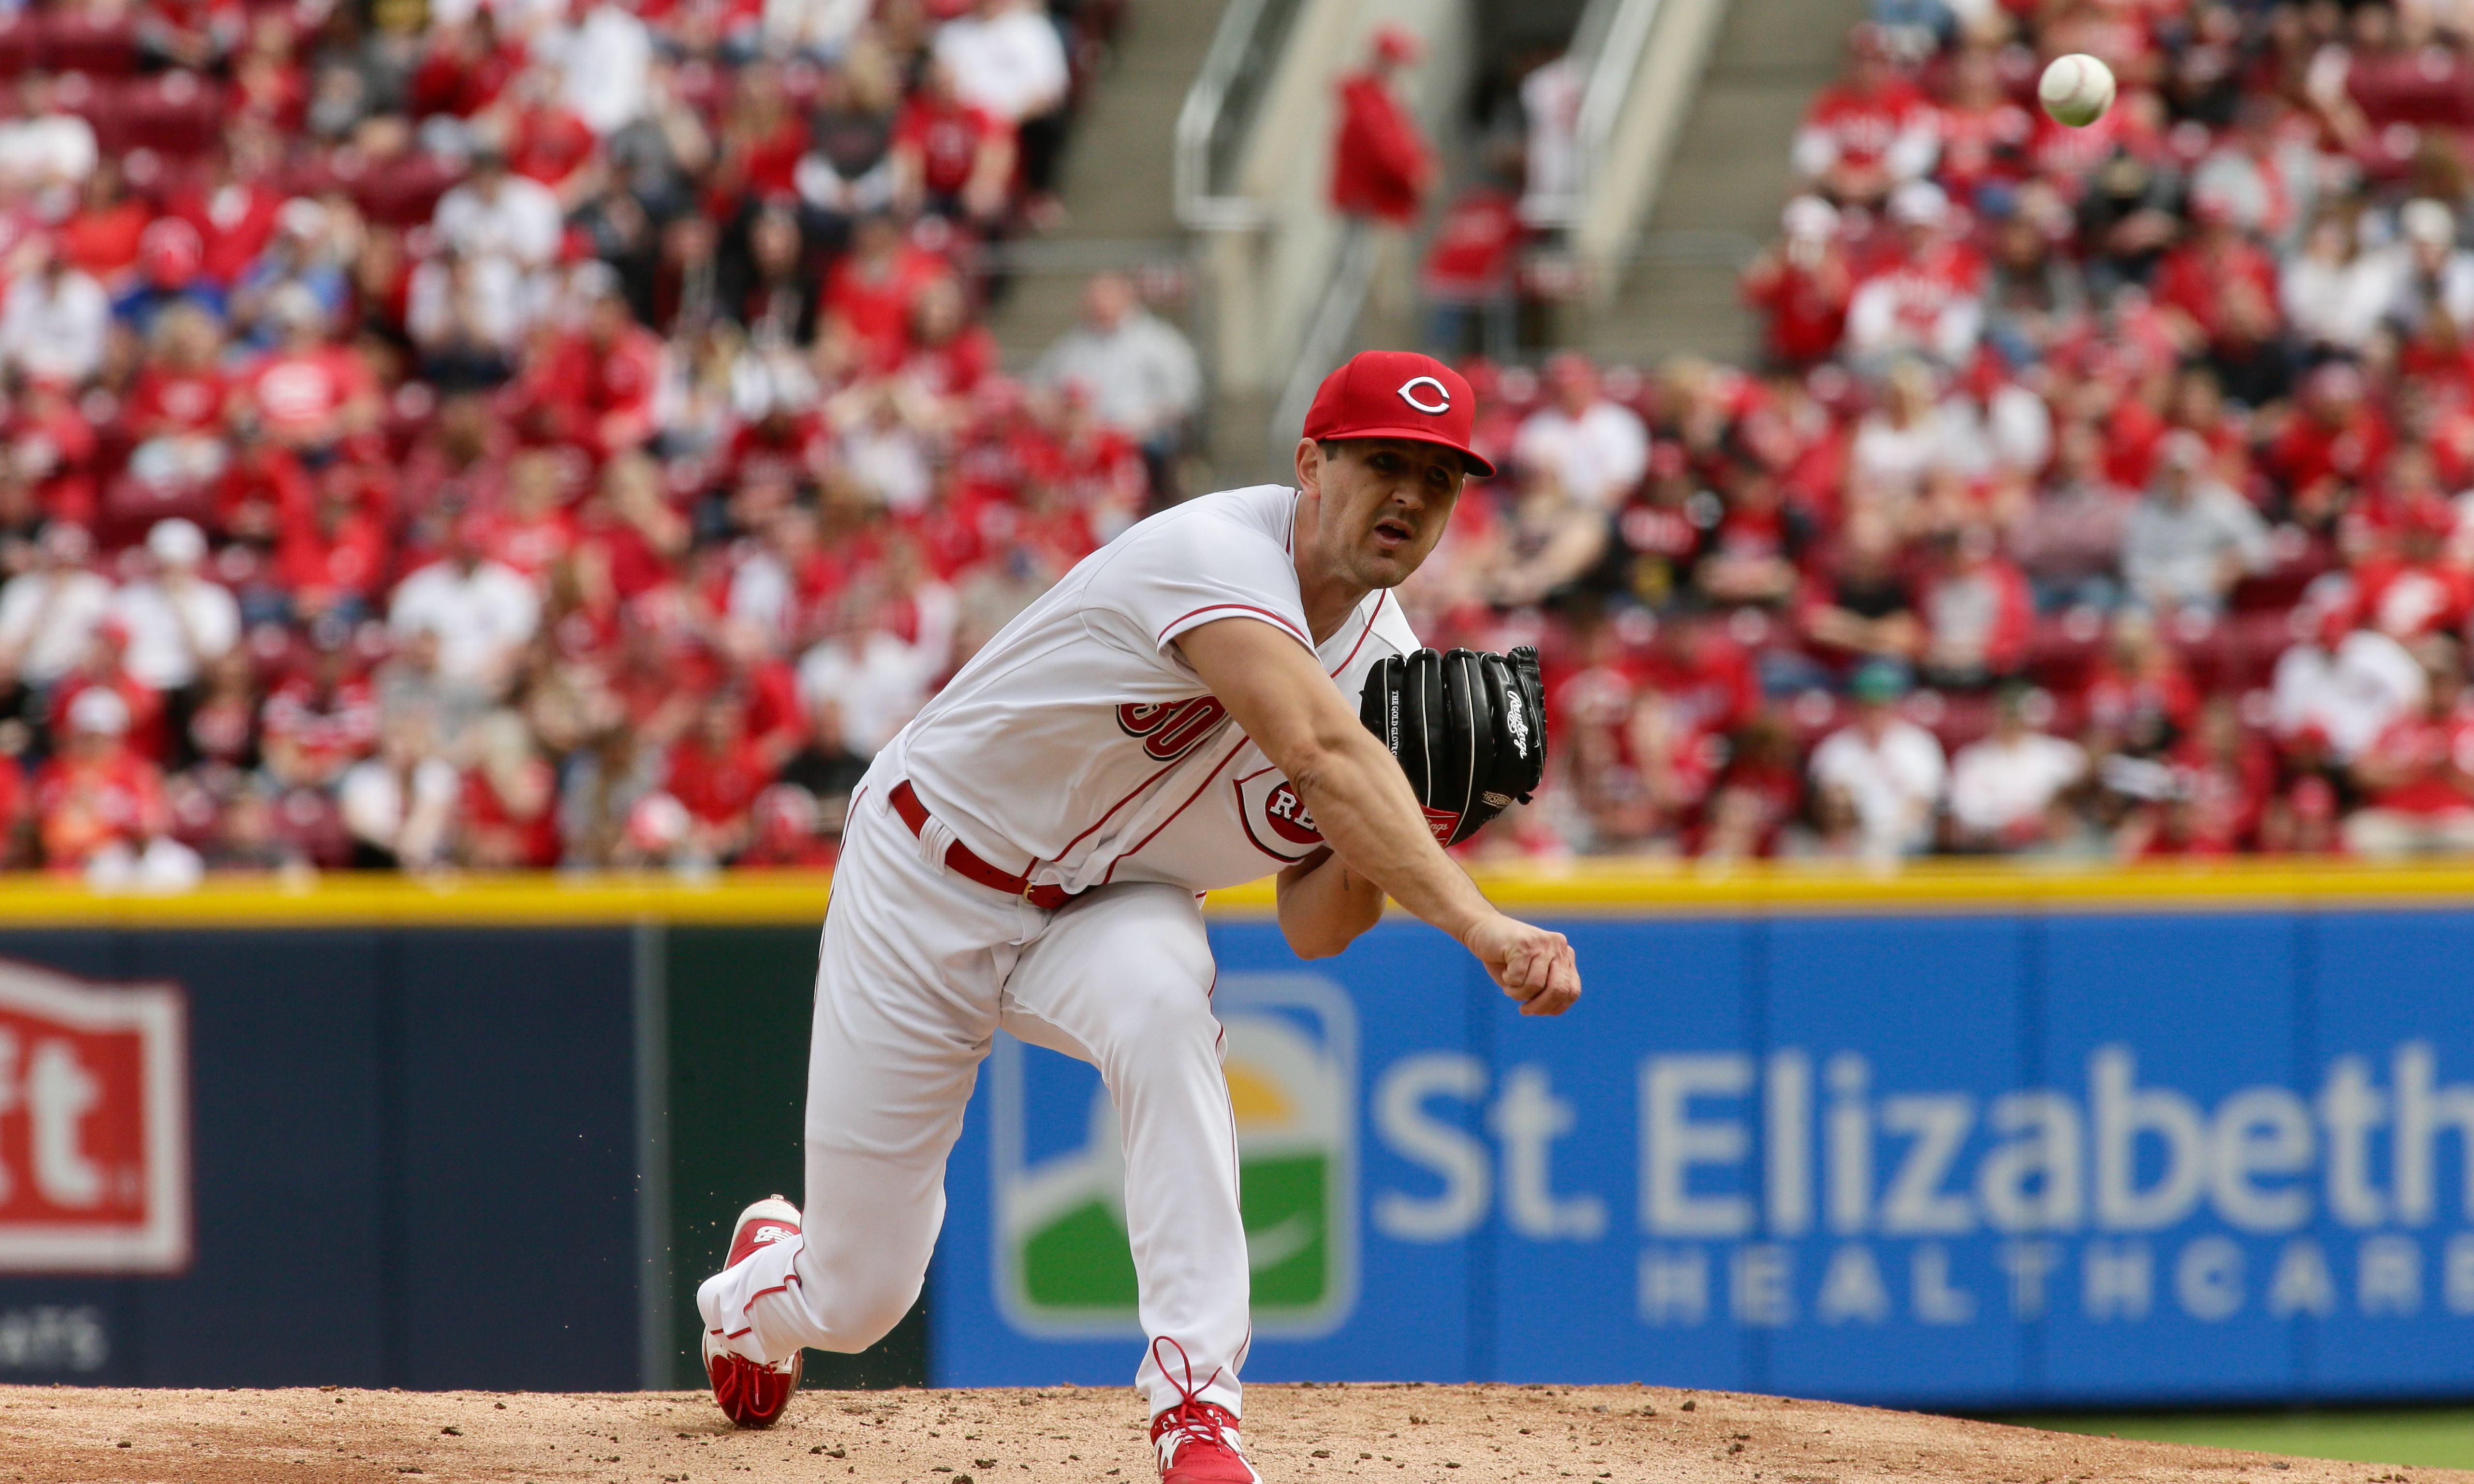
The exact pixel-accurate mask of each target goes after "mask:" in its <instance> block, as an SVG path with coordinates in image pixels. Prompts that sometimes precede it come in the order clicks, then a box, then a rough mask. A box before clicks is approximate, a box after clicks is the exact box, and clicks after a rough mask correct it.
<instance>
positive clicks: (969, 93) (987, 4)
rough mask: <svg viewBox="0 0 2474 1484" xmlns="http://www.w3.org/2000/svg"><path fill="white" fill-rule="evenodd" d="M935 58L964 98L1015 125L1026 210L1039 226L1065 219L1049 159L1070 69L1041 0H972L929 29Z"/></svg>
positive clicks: (1060, 134)
mask: <svg viewBox="0 0 2474 1484" xmlns="http://www.w3.org/2000/svg"><path fill="white" fill-rule="evenodd" d="M935 56H936V60H937V61H940V62H942V63H944V65H945V67H946V69H947V71H948V72H949V74H950V75H951V76H952V77H953V79H954V91H955V93H956V95H957V96H958V97H959V98H960V99H961V100H962V101H963V102H964V103H967V104H970V105H971V106H972V107H974V108H979V109H986V110H987V111H988V112H989V113H991V114H994V115H995V116H996V117H998V118H1001V119H1003V120H1005V121H1006V122H1007V123H1009V124H1011V125H1013V126H1014V129H1015V143H1016V147H1017V148H1018V149H1019V150H1020V151H1021V157H1020V158H1021V160H1022V183H1023V188H1024V191H1025V195H1026V199H1025V201H1024V204H1023V209H1024V212H1025V214H1026V215H1027V216H1028V217H1029V218H1030V220H1031V224H1032V225H1033V226H1035V227H1037V228H1039V229H1040V230H1042V231H1048V230H1052V229H1054V228H1055V227H1056V226H1058V225H1061V224H1062V222H1063V221H1064V216H1065V213H1064V208H1063V207H1062V206H1060V205H1059V204H1058V202H1057V200H1056V157H1057V155H1058V153H1059V152H1060V151H1061V150H1062V149H1063V148H1064V144H1065V102H1066V90H1067V88H1068V87H1069V86H1070V85H1072V82H1073V72H1072V69H1071V68H1070V67H1069V66H1068V64H1067V61H1066V56H1065V37H1064V36H1063V34H1062V33H1060V32H1059V31H1058V30H1057V27H1056V22H1055V20H1054V19H1053V18H1051V16H1050V15H1049V13H1048V7H1047V5H1046V4H1045V3H1044V0H979V5H978V6H977V8H976V9H975V10H973V11H972V12H970V13H968V14H965V15H961V16H958V17H956V18H955V19H953V20H950V21H947V22H946V23H945V24H944V26H943V28H942V29H940V30H938V31H937V33H936V41H935Z"/></svg>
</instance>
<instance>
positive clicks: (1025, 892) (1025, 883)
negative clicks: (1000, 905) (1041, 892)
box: [1019, 873, 1039, 905]
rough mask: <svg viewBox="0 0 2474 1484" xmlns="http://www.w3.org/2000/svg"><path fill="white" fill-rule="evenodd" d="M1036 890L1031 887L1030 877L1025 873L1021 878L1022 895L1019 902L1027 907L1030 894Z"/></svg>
mask: <svg viewBox="0 0 2474 1484" xmlns="http://www.w3.org/2000/svg"><path fill="white" fill-rule="evenodd" d="M1038 889H1039V888H1037V887H1035V886H1033V885H1031V877H1030V875H1029V874H1028V873H1026V874H1025V875H1024V876H1023V878H1022V895H1021V896H1020V898H1019V900H1020V901H1022V902H1023V903H1024V904H1026V905H1028V904H1029V903H1030V901H1031V893H1032V892H1033V891H1036V890H1038Z"/></svg>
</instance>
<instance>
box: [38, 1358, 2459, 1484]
mask: <svg viewBox="0 0 2474 1484" xmlns="http://www.w3.org/2000/svg"><path fill="white" fill-rule="evenodd" d="M1246 1401H1247V1407H1246V1436H1247V1439H1248V1442H1249V1446H1250V1448H1251V1449H1252V1451H1253V1454H1254V1464H1255V1468H1256V1469H1257V1470H1259V1471H1260V1472H1262V1474H1263V1476H1264V1477H1265V1478H1266V1479H1267V1480H1271V1481H1275V1484H1302V1481H1314V1480H1326V1481H1330V1484H1347V1481H1364V1484H1379V1481H1382V1480H1387V1479H1394V1480H1401V1481H1404V1484H1405V1481H1408V1480H1417V1481H1419V1484H1435V1481H1444V1484H1482V1481H1496V1480H1504V1481H1509V1480H1515V1479H1523V1480H1558V1479H1574V1480H1609V1481H1613V1484H1626V1481H1633V1480H1642V1481H1666V1480H1692V1481H1709V1484H1858V1481H1871V1480H1883V1481H1888V1480H1901V1481H1905V1480H1913V1479H1919V1478H1923V1479H1966V1480H1973V1481H1981V1484H2113V1481H2116V1480H2158V1481H2162V1480H2176V1481H2181V1480H2188V1481H2192V1484H2425V1481H2428V1484H2474V1472H2454V1471H2449V1470H2438V1469H2417V1470H2415V1471H2413V1473H2412V1474H2411V1475H2410V1476H2409V1475H2408V1474H2406V1473H2405V1472H2400V1471H2397V1470H2391V1469H2389V1468H2385V1467H2381V1466H2375V1465H2364V1464H2341V1463H2324V1462H2319V1461H2316V1460H2312V1459H2280V1458H2270V1457H2269V1456H2268V1455H2267V1454H2264V1453H2236V1452H2228V1451H2225V1450H2222V1449H2218V1448H2183V1447H2177V1446H2175V1445H2172V1444H2164V1443H2124V1442H2117V1441H2114V1440H2112V1439H2108V1438H2087V1437H2080V1436H2076V1435H2074V1434H2068V1433H2051V1432H2035V1431H2030V1430H2028V1429H2025V1428H2019V1427H2001V1426H1996V1425H1994V1424H1992V1423H1966V1422H1955V1421H1953V1420H1951V1419H1948V1418H1940V1417H1926V1416H1922V1415H1919V1414H1915V1413H1908V1412H1882V1411H1876V1410H1872V1409H1870V1408H1865V1407H1848V1406H1835V1405H1831V1404H1828V1403H1823V1402H1814V1401H1785V1400H1781V1399H1776V1398H1771V1397H1750V1396H1743V1395H1739V1394H1735V1393H1727V1392H1688V1391H1671V1390H1667V1389H1665V1388H1661V1387H1649V1386H1418V1385H1386V1384H1375V1383H1366V1384H1338V1385H1321V1386H1253V1387H1249V1388H1248V1389H1247V1392H1246ZM1144 1434H1145V1427H1144V1420H1143V1418H1142V1416H1141V1415H1140V1407H1139V1405H1138V1404H1137V1402H1136V1401H1135V1399H1134V1397H1133V1393H1132V1391H1131V1390H1130V1389H1120V1388H1109V1389H1107V1390H1089V1389H1083V1388H1077V1387H1052V1388H1048V1389H1044V1390H1039V1391H897V1392H827V1391H810V1392H802V1393H801V1394H800V1395H799V1396H798V1397H797V1398H796V1399H793V1400H792V1402H791V1403H790V1409H789V1411H788V1415H786V1416H785V1417H784V1418H783V1420H782V1422H781V1423H780V1424H779V1425H778V1426H775V1427H773V1428H771V1429H770V1430H768V1431H764V1432H741V1431H739V1430H737V1429H735V1428H733V1427H731V1426H730V1425H729V1424H728V1423H725V1422H724V1421H723V1420H722V1417H721V1414H720V1413H719V1412H717V1411H716V1410H715V1408H714V1405H713V1401H712V1399H711V1398H709V1397H707V1396H706V1395H704V1394H703V1393H701V1392H696V1393H680V1392H637V1393H629V1394H622V1395H615V1396H575V1397H565V1396H545V1395H533V1394H515V1395H506V1396H495V1395H491V1394H488V1393H481V1392H400V1391H395V1392H372V1391H343V1390H335V1389H309V1388H303V1389H299V1390H290V1391H104V1390H83V1389H72V1388H68V1387H31V1386H15V1387H0V1484H16V1481H19V1480H24V1481H29V1484H35V1481H45V1484H48V1481H61V1484H70V1481H75V1484H87V1481H101V1480H130V1481H137V1480H145V1481H150V1484H154V1481H159V1484H244V1481H247V1484H303V1481H308V1480H322V1481H323V1480H328V1479H343V1480H366V1481H369V1484H414V1481H416V1480H417V1481H418V1484H462V1481H466V1480H473V1481H484V1480H486V1481H490V1484H511V1481H542V1484H548V1481H557V1480H577V1481H583V1480H591V1481H596V1484H768V1481H773V1480H783V1481H790V1480H797V1481H801V1484H829V1481H832V1480H836V1479H842V1480H850V1481H854V1484H860V1481H864V1484H897V1481H899V1484H1031V1481H1033V1480H1038V1481H1042V1484H1050V1481H1054V1484H1067V1481H1072V1484H1110V1481H1116V1484H1151V1481H1152V1480H1153V1479H1155V1478H1156V1477H1157V1472H1156V1468H1155V1466H1154V1465H1153V1463H1152V1454H1151V1449H1150V1448H1149V1446H1148V1444H1147V1442H1146V1439H1145V1436H1144Z"/></svg>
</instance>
